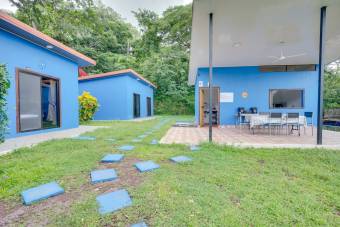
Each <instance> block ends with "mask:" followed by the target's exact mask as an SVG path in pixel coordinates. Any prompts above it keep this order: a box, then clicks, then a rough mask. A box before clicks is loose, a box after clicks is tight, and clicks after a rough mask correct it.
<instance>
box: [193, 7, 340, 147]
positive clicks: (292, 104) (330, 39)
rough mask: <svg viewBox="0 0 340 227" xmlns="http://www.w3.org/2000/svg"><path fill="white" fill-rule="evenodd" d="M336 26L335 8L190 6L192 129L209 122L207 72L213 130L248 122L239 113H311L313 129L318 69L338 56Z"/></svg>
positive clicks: (319, 85) (319, 98)
mask: <svg viewBox="0 0 340 227" xmlns="http://www.w3.org/2000/svg"><path fill="white" fill-rule="evenodd" d="M322 6H327V16H326V8H325V7H322ZM339 19H340V2H339V1H326V0H318V1H310V2H308V4H307V3H306V2H304V1H296V0H285V1H265V0H259V1H233V0H210V1H200V0H194V1H193V19H192V33H191V47H190V67H189V77H188V82H189V84H190V85H194V86H195V117H196V123H197V124H198V125H200V126H204V125H206V124H208V122H209V112H210V111H209V110H210V108H209V89H208V87H209V68H210V67H211V69H212V74H211V78H212V79H211V86H213V96H212V111H211V112H212V115H211V116H212V122H213V123H214V124H215V125H234V124H235V123H239V122H240V121H241V120H242V118H243V119H246V118H249V119H250V118H251V114H248V113H243V110H244V111H247V112H250V113H254V112H258V113H259V112H263V113H261V115H264V116H270V115H272V116H275V115H276V116H280V115H281V119H285V116H287V115H288V113H291V114H290V116H293V115H294V116H297V113H299V116H301V115H302V116H303V115H305V114H306V116H310V115H311V114H310V112H312V114H313V124H314V125H317V122H318V125H319V126H320V125H321V123H322V106H323V105H322V93H323V90H322V89H323V84H322V83H323V79H322V74H323V69H324V65H326V64H329V63H332V62H334V61H336V60H337V59H339V56H340V45H339V44H340V30H339V29H338V27H339V26H338V23H337V21H339ZM320 25H324V26H323V27H322V26H320ZM322 37H325V38H322ZM320 43H321V44H323V45H320ZM322 46H323V47H324V48H321V47H322ZM321 64H322V65H321ZM319 71H320V73H319ZM319 74H320V79H319ZM318 102H319V103H320V108H318ZM254 110H256V111H254ZM277 112H278V113H279V114H278V113H277ZM305 112H309V113H305ZM247 114H248V115H247ZM254 115H257V114H256V113H255V114H254ZM318 116H319V121H317V118H318ZM256 117H257V116H255V118H256ZM308 118H309V117H308ZM249 119H248V120H249ZM309 120H310V119H309ZM242 123H247V122H246V121H244V122H242ZM321 133H322V131H321V127H319V130H318V138H321V137H320V135H321ZM320 141H321V140H319V139H318V143H320Z"/></svg>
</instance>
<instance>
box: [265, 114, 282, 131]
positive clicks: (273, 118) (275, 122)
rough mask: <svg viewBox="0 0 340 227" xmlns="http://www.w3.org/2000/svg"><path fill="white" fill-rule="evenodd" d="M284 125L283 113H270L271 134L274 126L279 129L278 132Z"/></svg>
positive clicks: (269, 125)
mask: <svg viewBox="0 0 340 227" xmlns="http://www.w3.org/2000/svg"><path fill="white" fill-rule="evenodd" d="M282 126H283V120H282V113H270V115H269V123H268V127H269V134H270V135H271V134H272V133H271V131H272V128H274V129H276V130H278V132H279V131H280V130H281V128H282Z"/></svg>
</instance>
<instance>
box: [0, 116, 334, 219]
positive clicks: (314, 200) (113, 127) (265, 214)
mask: <svg viewBox="0 0 340 227" xmlns="http://www.w3.org/2000/svg"><path fill="white" fill-rule="evenodd" d="M161 119H170V121H169V122H168V123H166V124H165V125H164V126H163V127H162V128H161V129H160V130H159V131H157V132H155V133H154V134H152V135H150V136H148V137H147V138H145V139H144V140H143V142H142V143H137V144H136V149H135V150H134V151H131V152H127V153H126V155H127V156H129V157H133V158H138V159H142V160H154V161H155V162H157V163H159V164H160V165H161V168H160V169H159V170H156V171H154V172H151V173H146V174H143V176H145V177H144V178H143V182H142V184H140V185H138V186H136V187H132V186H131V187H128V188H127V189H128V191H129V193H130V194H131V196H132V198H133V206H132V207H129V208H126V209H123V210H121V211H119V212H116V213H114V214H111V215H106V216H100V215H98V213H97V205H96V202H95V196H96V195H97V193H96V192H95V191H84V192H83V197H82V198H83V199H82V200H79V201H76V202H74V203H73V204H72V205H71V206H70V207H67V209H65V211H64V212H62V213H61V214H58V215H53V210H51V211H50V214H49V215H48V217H49V219H50V220H49V223H51V225H53V226H55V225H57V226H84V225H86V226H103V225H113V226H126V225H128V224H132V223H135V222H138V221H139V220H142V219H144V220H145V221H146V222H147V223H148V224H149V225H150V226H240V225H241V226H270V225H282V226H292V225H294V226H315V225H325V226H339V224H340V202H339V201H340V190H339V188H340V151H335V150H322V149H309V150H299V149H241V148H234V147H226V146H218V145H214V144H203V145H202V149H201V151H199V152H190V151H189V149H188V147H187V146H184V145H150V144H149V143H150V141H151V140H152V139H160V138H161V137H162V136H163V135H164V133H165V132H166V130H167V129H168V128H169V127H170V125H171V124H172V123H173V122H174V121H175V118H173V117H161V118H158V119H156V120H152V121H146V122H91V123H90V125H105V126H110V128H105V129H100V130H97V131H95V132H92V133H88V134H86V135H89V136H96V137H97V140H96V142H91V141H75V140H71V139H64V140H58V141H50V142H45V143H42V144H40V145H38V146H35V147H33V148H31V149H29V148H24V149H20V150H18V151H16V152H14V153H12V154H10V155H7V156H3V157H0V201H3V202H6V203H9V204H17V205H18V204H19V203H20V196H19V193H20V191H21V190H23V189H26V188H29V187H32V186H36V185H39V184H41V183H46V182H48V181H51V180H57V181H58V182H59V183H61V184H62V186H63V187H65V189H66V192H68V191H72V190H74V189H75V188H77V187H80V186H81V185H84V184H88V179H87V177H86V176H87V175H88V173H89V171H91V170H92V169H95V168H96V167H98V166H99V164H98V160H100V159H101V157H102V156H103V155H104V154H106V153H108V152H111V151H114V149H112V145H111V144H110V143H108V142H107V141H105V140H104V139H105V138H111V137H112V138H116V139H117V144H116V146H118V145H124V144H131V140H132V139H133V138H135V137H137V136H138V135H141V134H143V133H144V132H146V131H148V130H149V129H150V128H152V127H153V126H154V125H156V124H158V123H159V122H160V121H161ZM186 119H189V118H186ZM175 155H187V156H190V157H192V158H193V162H192V163H188V164H180V165H177V164H173V163H171V162H169V161H168V159H169V158H170V157H172V156H175ZM0 214H1V213H0Z"/></svg>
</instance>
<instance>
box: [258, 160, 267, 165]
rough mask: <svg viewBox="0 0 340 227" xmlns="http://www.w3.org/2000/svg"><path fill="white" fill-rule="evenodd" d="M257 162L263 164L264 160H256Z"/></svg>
mask: <svg viewBox="0 0 340 227" xmlns="http://www.w3.org/2000/svg"><path fill="white" fill-rule="evenodd" d="M257 162H258V163H259V164H261V165H264V163H265V161H264V160H263V159H260V160H257Z"/></svg>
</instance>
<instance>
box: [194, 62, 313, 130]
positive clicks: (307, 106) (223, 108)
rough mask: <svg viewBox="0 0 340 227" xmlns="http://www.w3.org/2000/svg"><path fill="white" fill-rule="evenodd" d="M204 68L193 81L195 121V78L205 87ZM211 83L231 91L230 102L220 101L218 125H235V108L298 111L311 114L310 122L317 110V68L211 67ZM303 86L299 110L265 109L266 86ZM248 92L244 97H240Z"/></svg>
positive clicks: (197, 108)
mask: <svg viewBox="0 0 340 227" xmlns="http://www.w3.org/2000/svg"><path fill="white" fill-rule="evenodd" d="M208 73H209V71H208V68H200V69H198V73H197V78H196V84H195V119H196V123H198V122H199V87H198V84H199V81H203V86H204V87H207V86H208V81H209V76H208V75H209V74H208ZM213 86H217V87H220V92H233V93H234V102H233V103H221V104H220V123H221V124H222V125H232V124H235V114H236V113H237V108H238V107H244V108H246V109H249V108H250V107H257V108H258V111H259V112H283V113H287V112H299V113H300V114H301V115H303V114H304V112H305V111H312V112H313V113H314V119H313V122H314V124H315V123H316V113H317V100H318V98H317V97H318V94H317V90H318V89H317V86H318V73H317V71H309V72H271V73H263V72H260V70H259V67H256V66H251V67H221V68H214V70H213ZM292 88H297V89H304V98H305V99H304V108H303V109H269V89H292ZM243 91H247V92H248V94H249V95H248V98H243V97H242V96H241V94H242V92H243Z"/></svg>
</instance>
